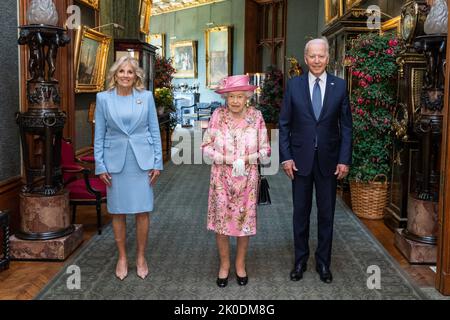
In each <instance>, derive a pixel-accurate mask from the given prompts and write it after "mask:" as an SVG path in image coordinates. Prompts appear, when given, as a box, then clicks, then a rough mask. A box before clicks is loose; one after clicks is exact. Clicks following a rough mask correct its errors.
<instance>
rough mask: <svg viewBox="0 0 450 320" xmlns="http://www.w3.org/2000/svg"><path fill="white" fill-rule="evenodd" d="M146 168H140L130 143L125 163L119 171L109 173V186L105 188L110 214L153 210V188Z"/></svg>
mask: <svg viewBox="0 0 450 320" xmlns="http://www.w3.org/2000/svg"><path fill="white" fill-rule="evenodd" d="M148 172H149V171H148V170H142V169H141V168H140V167H139V165H138V163H137V160H136V157H135V156H134V152H133V150H132V149H131V147H130V145H128V148H127V154H126V157H125V165H124V166H123V169H122V171H121V172H119V173H110V175H111V178H112V179H111V182H112V185H111V187H108V188H107V207H108V212H109V213H111V214H118V213H120V214H136V213H143V212H150V211H152V210H153V188H152V187H151V185H150V178H149V176H148Z"/></svg>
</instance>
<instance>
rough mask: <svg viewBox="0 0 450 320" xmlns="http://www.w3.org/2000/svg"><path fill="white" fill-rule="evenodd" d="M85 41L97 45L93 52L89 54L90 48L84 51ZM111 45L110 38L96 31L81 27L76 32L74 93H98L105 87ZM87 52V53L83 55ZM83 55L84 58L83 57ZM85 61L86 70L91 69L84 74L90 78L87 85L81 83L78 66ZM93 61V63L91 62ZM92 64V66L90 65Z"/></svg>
mask: <svg viewBox="0 0 450 320" xmlns="http://www.w3.org/2000/svg"><path fill="white" fill-rule="evenodd" d="M86 40H93V41H95V42H97V43H98V46H97V49H96V51H95V52H90V49H91V48H86V49H85V46H84V45H85V44H86V43H87V41H86ZM110 44H111V37H110V36H107V35H105V34H103V33H100V32H98V31H96V30H92V29H90V28H88V27H86V26H82V27H81V28H80V29H78V30H77V34H76V41H75V60H74V61H75V66H74V70H75V92H76V93H79V92H99V91H102V90H103V88H104V85H105V70H106V62H107V59H108V51H109V46H110ZM84 50H88V53H86V54H85V53H84ZM84 54H85V55H86V56H84ZM84 59H86V60H87V63H86V64H85V65H87V67H86V68H87V70H89V69H90V68H91V70H92V71H91V72H90V73H86V74H87V75H89V76H90V77H91V80H90V81H89V83H83V81H82V80H81V79H80V66H81V63H82V62H83V61H81V60H84ZM91 61H93V62H91ZM92 63H93V64H92Z"/></svg>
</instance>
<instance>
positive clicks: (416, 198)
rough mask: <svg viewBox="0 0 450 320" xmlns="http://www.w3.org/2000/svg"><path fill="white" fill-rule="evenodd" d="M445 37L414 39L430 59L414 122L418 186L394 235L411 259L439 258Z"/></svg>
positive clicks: (418, 260) (419, 260) (396, 242)
mask: <svg viewBox="0 0 450 320" xmlns="http://www.w3.org/2000/svg"><path fill="white" fill-rule="evenodd" d="M446 38H447V37H446V35H439V34H433V35H425V36H420V37H417V38H416V40H415V47H416V49H417V51H418V52H419V53H423V54H424V55H425V58H426V60H427V70H426V72H425V79H424V86H423V88H422V94H421V101H420V103H421V106H420V107H421V110H420V114H419V117H418V119H417V121H416V122H415V124H414V131H415V133H416V135H417V137H418V138H419V157H418V161H417V163H416V190H415V191H414V192H411V193H410V194H409V197H408V222H407V227H406V228H405V229H402V230H401V231H398V232H397V233H396V237H395V245H396V246H397V247H398V248H399V249H400V251H401V252H402V253H403V254H404V255H405V256H406V258H407V259H408V261H409V262H410V263H435V262H436V244H437V234H438V205H439V203H438V201H439V182H440V168H441V163H440V154H441V134H442V120H443V116H442V109H443V105H444V72H443V70H444V65H445V64H444V61H445V56H446Z"/></svg>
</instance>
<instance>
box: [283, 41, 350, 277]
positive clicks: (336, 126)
mask: <svg viewBox="0 0 450 320" xmlns="http://www.w3.org/2000/svg"><path fill="white" fill-rule="evenodd" d="M328 60H329V53H328V42H327V41H326V40H325V39H313V40H311V41H309V42H308V43H307V44H306V46H305V62H306V64H307V65H308V67H309V72H308V73H306V74H304V75H302V76H300V77H295V78H293V79H291V80H290V81H289V82H288V84H287V87H286V92H285V96H284V101H283V106H282V109H281V113H280V122H279V128H280V160H281V162H282V166H283V170H284V171H285V173H286V175H287V176H288V177H289V178H290V179H291V180H292V196H293V204H294V216H293V224H294V244H295V265H294V269H293V270H292V271H291V273H290V277H291V280H293V281H298V280H300V279H301V278H302V277H303V272H304V271H306V266H307V261H308V257H309V244H308V242H309V219H310V213H311V205H312V197H313V185H315V190H316V204H317V219H318V246H317V249H316V252H315V259H316V271H317V272H318V273H319V276H320V280H322V281H323V282H325V283H331V281H332V280H333V276H332V274H331V271H330V263H331V244H332V238H333V220H334V210H335V204H336V185H337V179H342V178H344V177H345V176H346V175H347V174H348V171H349V166H350V164H351V159H352V115H351V110H350V105H349V99H348V94H347V87H346V83H345V81H344V80H342V79H340V78H337V77H335V76H333V75H331V74H329V73H327V72H325V69H326V67H327V64H328Z"/></svg>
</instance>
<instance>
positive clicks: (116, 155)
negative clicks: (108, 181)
mask: <svg viewBox="0 0 450 320" xmlns="http://www.w3.org/2000/svg"><path fill="white" fill-rule="evenodd" d="M116 97H117V93H116V89H112V90H108V91H103V92H99V93H98V94H97V102H96V108H95V140H94V157H95V174H101V173H105V172H109V173H118V172H121V171H122V169H123V166H124V164H125V156H126V151H127V148H128V144H129V145H130V146H131V150H133V152H134V155H135V157H136V160H137V162H138V165H139V167H140V168H141V169H142V170H151V169H156V170H162V169H163V162H162V148H161V136H160V133H159V123H158V116H157V115H156V108H155V102H154V100H153V95H152V93H151V92H150V91H146V90H142V91H139V90H136V89H133V103H135V104H136V106H137V108H136V109H137V110H138V111H137V112H136V114H134V115H133V118H132V120H131V122H130V125H129V127H128V128H129V129H128V130H127V129H126V128H125V126H124V124H123V122H122V119H121V118H120V117H119V116H118V113H117V108H120V107H121V106H120V105H118V103H117V99H116Z"/></svg>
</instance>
